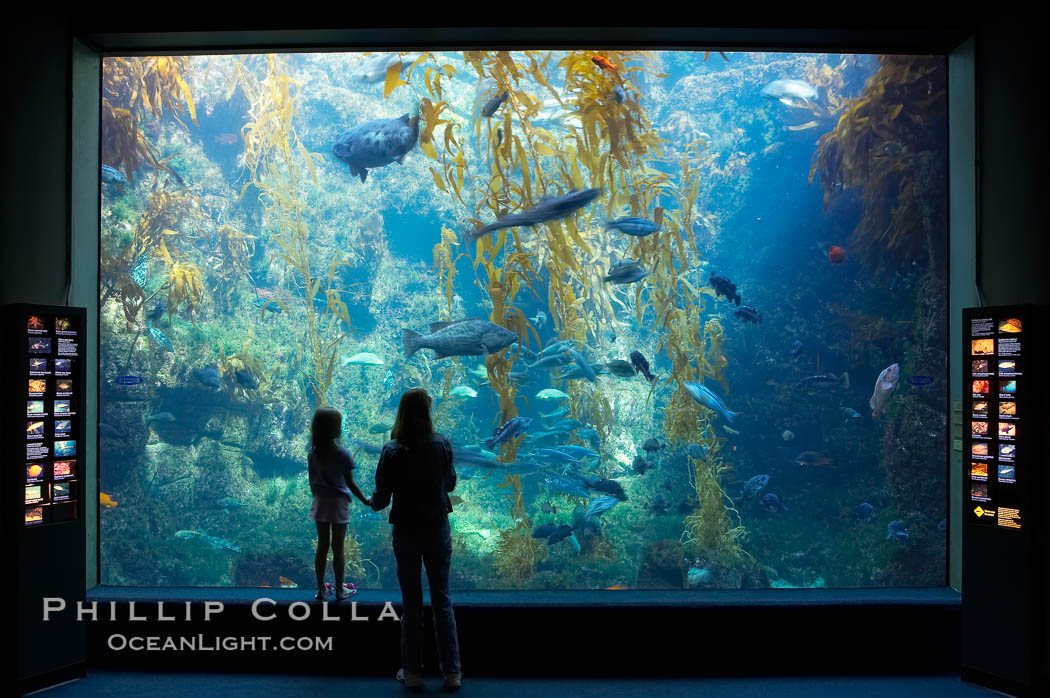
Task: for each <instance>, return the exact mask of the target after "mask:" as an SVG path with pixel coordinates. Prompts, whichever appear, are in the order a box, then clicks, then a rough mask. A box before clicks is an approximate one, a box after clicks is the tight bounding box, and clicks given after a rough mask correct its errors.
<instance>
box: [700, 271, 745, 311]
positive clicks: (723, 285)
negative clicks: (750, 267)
mask: <svg viewBox="0 0 1050 698" xmlns="http://www.w3.org/2000/svg"><path fill="white" fill-rule="evenodd" d="M707 283H708V284H709V285H710V286H711V288H713V289H714V291H715V294H716V295H718V296H724V297H725V299H726V300H728V301H733V302H735V303H736V304H737V305H740V294H739V293H737V292H736V284H734V283H733V282H732V281H730V280H729V279H727V278H726V277H724V276H720V275H718V274H716V273H714V272H711V276H709V277H708V279H707Z"/></svg>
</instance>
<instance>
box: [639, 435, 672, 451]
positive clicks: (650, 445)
mask: <svg viewBox="0 0 1050 698" xmlns="http://www.w3.org/2000/svg"><path fill="white" fill-rule="evenodd" d="M661 448H667V444H663V443H660V442H659V441H658V440H656V439H653V438H649V439H646V440H645V443H643V444H642V450H643V451H649V452H650V453H652V452H653V451H659V450H660V449H661Z"/></svg>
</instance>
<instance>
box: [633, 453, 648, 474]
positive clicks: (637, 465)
mask: <svg viewBox="0 0 1050 698" xmlns="http://www.w3.org/2000/svg"><path fill="white" fill-rule="evenodd" d="M652 467H653V466H651V465H649V462H648V461H647V460H645V459H644V458H642V457H641V456H636V457H635V459H634V462H633V463H631V470H633V471H634V472H636V473H638V474H639V475H645V471H647V470H649V469H651V468H652Z"/></svg>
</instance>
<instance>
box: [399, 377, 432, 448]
mask: <svg viewBox="0 0 1050 698" xmlns="http://www.w3.org/2000/svg"><path fill="white" fill-rule="evenodd" d="M433 433H434V425H433V423H432V422H431V421H430V395H428V394H427V391H426V390H423V389H422V388H412V389H410V390H406V391H405V393H404V394H403V395H402V396H401V403H400V404H399V405H398V408H397V419H395V420H394V428H393V429H391V430H390V438H391V439H397V442H398V443H400V444H403V445H405V446H407V447H409V448H411V447H413V446H416V445H418V444H420V443H423V441H424V440H426V439H428V438H430V436H431V434H433Z"/></svg>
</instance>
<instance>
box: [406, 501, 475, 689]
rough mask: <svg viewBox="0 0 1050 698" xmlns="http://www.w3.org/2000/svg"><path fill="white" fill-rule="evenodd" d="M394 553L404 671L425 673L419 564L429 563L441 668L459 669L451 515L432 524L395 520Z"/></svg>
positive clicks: (428, 574)
mask: <svg viewBox="0 0 1050 698" xmlns="http://www.w3.org/2000/svg"><path fill="white" fill-rule="evenodd" d="M393 539H394V556H395V557H396V558H397V580H398V582H400V584H401V599H402V601H403V604H404V610H403V611H402V615H401V666H402V667H403V668H404V670H405V673H408V674H422V673H423V582H422V578H421V576H420V564H421V563H422V564H424V565H426V568H427V581H429V582H430V603H431V606H433V609H434V634H435V635H436V636H437V653H438V661H439V662H440V669H441V672H442V673H444V674H455V673H459V671H460V664H459V639H458V637H457V635H456V617H455V616H454V615H453V613H452V599H451V598H450V597H449V593H448V568H449V564H450V562H451V560H452V533H451V531H450V530H449V525H448V517H443V518H442V520H441V521H440V522H438V523H435V524H432V525H429V526H423V527H420V526H414V525H413V526H406V525H399V524H394V531H393Z"/></svg>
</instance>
